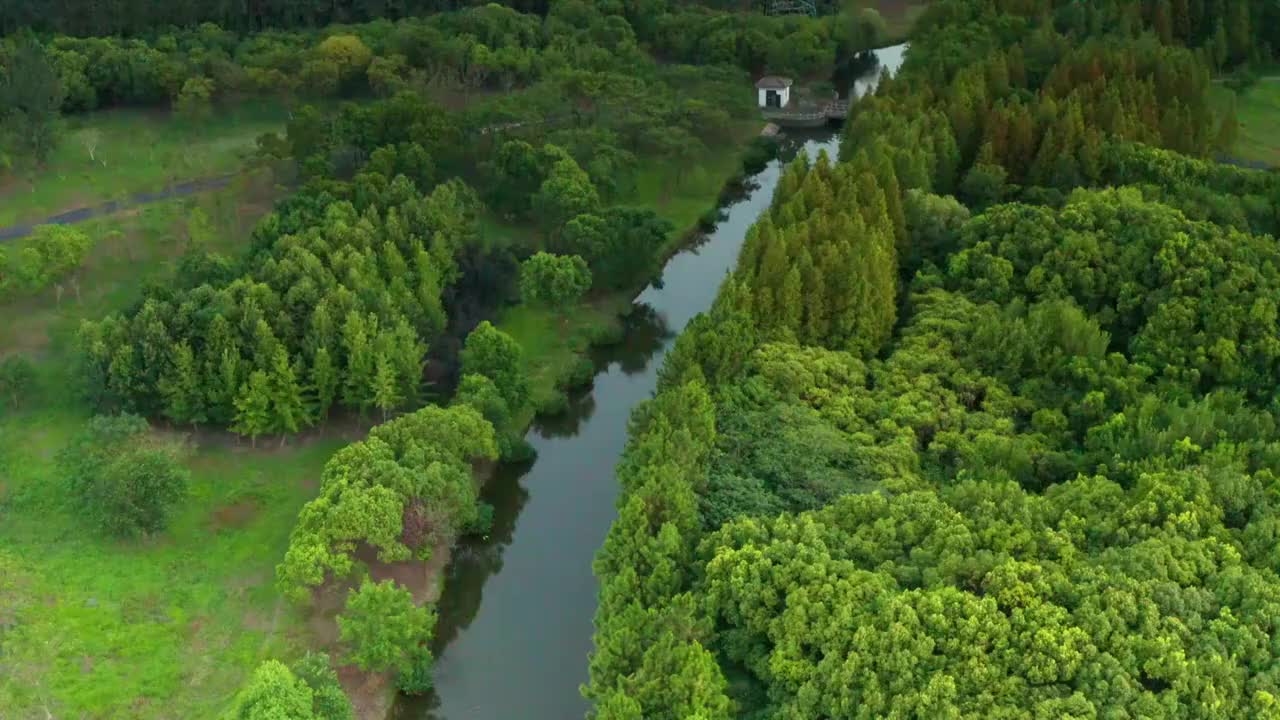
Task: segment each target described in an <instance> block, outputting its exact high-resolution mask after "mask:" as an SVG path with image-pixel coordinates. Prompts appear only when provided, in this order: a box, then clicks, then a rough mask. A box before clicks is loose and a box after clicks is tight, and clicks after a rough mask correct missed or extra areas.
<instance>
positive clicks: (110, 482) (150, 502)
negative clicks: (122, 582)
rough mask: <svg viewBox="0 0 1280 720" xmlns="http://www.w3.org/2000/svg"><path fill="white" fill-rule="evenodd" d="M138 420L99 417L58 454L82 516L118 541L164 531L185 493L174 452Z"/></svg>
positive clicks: (185, 478)
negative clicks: (169, 515) (170, 513)
mask: <svg viewBox="0 0 1280 720" xmlns="http://www.w3.org/2000/svg"><path fill="white" fill-rule="evenodd" d="M148 430H149V427H148V425H147V421H146V420H143V419H142V418H140V417H138V416H136V415H110V416H98V417H95V418H93V419H92V420H90V421H89V424H88V427H86V429H85V431H84V432H83V433H81V434H80V435H79V436H78V437H77V438H75V439H74V440H73V441H72V442H71V444H70V445H69V446H68V447H67V448H65V449H64V450H63V451H62V453H61V454H60V455H59V458H58V461H59V465H60V466H61V469H62V472H63V474H64V476H65V477H66V478H67V485H68V495H69V497H70V499H71V502H72V503H73V504H74V505H76V506H77V509H78V510H79V511H80V513H81V516H82V517H84V518H86V519H87V520H89V521H90V522H91V523H93V524H94V525H97V526H98V527H99V528H100V529H101V530H103V531H105V532H107V533H110V534H112V535H116V536H119V537H130V536H134V535H139V534H142V535H149V534H152V533H155V532H158V531H160V530H163V529H164V527H165V523H166V521H167V519H168V514H169V510H170V509H171V508H172V507H173V505H174V504H175V503H177V502H178V500H180V499H181V498H182V497H183V496H184V495H185V494H186V491H187V483H188V479H189V475H188V473H187V471H186V469H185V468H183V467H182V465H181V463H180V462H179V458H178V452H177V450H176V448H175V447H173V446H171V445H166V444H163V443H160V442H157V441H155V440H153V439H152V438H151V437H150V436H149V434H148Z"/></svg>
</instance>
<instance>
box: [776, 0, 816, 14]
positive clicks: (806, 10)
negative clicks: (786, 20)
mask: <svg viewBox="0 0 1280 720" xmlns="http://www.w3.org/2000/svg"><path fill="white" fill-rule="evenodd" d="M766 9H767V11H768V13H769V14H770V15H809V16H811V17H816V16H817V14H818V3H817V0H768V5H767V6H766Z"/></svg>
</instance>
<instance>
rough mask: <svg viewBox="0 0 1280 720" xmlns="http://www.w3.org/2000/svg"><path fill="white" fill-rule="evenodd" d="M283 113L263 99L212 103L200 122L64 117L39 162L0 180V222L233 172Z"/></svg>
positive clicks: (135, 115)
mask: <svg viewBox="0 0 1280 720" xmlns="http://www.w3.org/2000/svg"><path fill="white" fill-rule="evenodd" d="M284 120H285V111H284V109H283V108H282V107H280V106H277V105H271V104H264V103H258V104H248V105H240V106H236V107H234V108H230V109H226V110H220V111H219V112H218V113H217V115H216V116H215V117H214V118H213V119H211V120H209V121H207V122H205V123H202V124H192V123H189V122H181V121H178V120H175V119H174V118H173V117H171V115H170V114H169V113H168V112H167V111H155V110H150V111H144V110H108V111H104V112H97V113H93V114H92V115H87V116H74V117H71V118H68V119H67V122H66V129H65V133H64V135H63V138H62V141H61V142H60V143H59V144H58V148H57V150H55V151H54V153H53V156H52V157H51V158H49V161H48V162H47V163H46V165H45V166H44V167H43V168H40V169H38V170H35V171H33V172H27V173H19V174H17V175H16V176H11V177H8V178H5V179H2V180H0V227H4V226H7V225H12V224H15V223H19V222H35V221H39V220H42V219H44V218H47V217H49V216H50V215H54V214H56V213H58V212H61V211H64V210H72V209H75V208H79V207H84V206H88V205H96V204H98V203H101V202H104V201H106V200H112V199H116V198H121V197H127V196H129V195H132V194H134V193H138V192H147V191H155V190H160V189H162V188H164V187H166V186H167V185H169V184H172V183H174V182H178V181H182V180H191V179H196V178H203V177H209V176H214V175H222V174H226V173H230V172H234V171H235V170H237V169H239V168H240V167H241V166H242V164H243V161H244V158H245V157H246V156H247V155H248V153H249V152H251V151H252V150H253V148H254V140H255V139H256V138H257V137H258V136H259V135H261V134H263V133H265V132H270V131H273V130H279V129H281V128H282V127H283V125H284ZM92 137H96V138H97V146H96V149H95V151H94V156H93V158H92V159H91V158H90V155H89V150H88V147H87V146H86V144H85V142H86V141H87V140H89V139H90V138H92Z"/></svg>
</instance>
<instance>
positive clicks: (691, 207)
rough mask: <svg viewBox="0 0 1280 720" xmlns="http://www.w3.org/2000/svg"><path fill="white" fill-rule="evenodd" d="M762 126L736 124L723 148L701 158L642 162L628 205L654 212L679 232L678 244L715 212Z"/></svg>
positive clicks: (759, 123)
mask: <svg viewBox="0 0 1280 720" xmlns="http://www.w3.org/2000/svg"><path fill="white" fill-rule="evenodd" d="M763 126H764V121H762V120H759V119H750V120H741V121H737V122H735V123H734V124H733V126H732V128H731V131H730V133H729V137H726V138H725V142H724V143H723V144H722V145H718V146H716V147H712V148H709V149H707V151H706V152H704V153H702V155H701V157H698V158H694V159H680V160H679V161H672V160H671V159H670V158H641V159H640V167H639V169H638V171H637V173H636V187H635V192H634V193H633V195H632V196H631V197H630V198H628V199H627V204H630V205H636V206H639V207H647V208H652V209H653V211H654V212H656V213H658V215H661V216H662V217H663V218H664V219H666V220H667V221H669V222H670V223H671V224H672V226H673V227H675V228H676V233H675V236H674V237H673V238H672V241H673V242H679V241H680V240H682V239H683V238H684V236H685V234H686V233H688V232H689V231H690V230H692V229H693V228H694V226H696V225H697V224H698V220H699V219H700V218H701V217H702V216H703V215H705V214H706V213H707V211H708V210H711V209H713V208H715V206H716V201H717V199H718V198H719V197H720V192H721V191H722V190H723V189H724V186H725V183H726V182H727V181H728V180H729V179H730V178H732V177H734V176H735V175H737V174H738V173H739V172H740V171H741V169H742V149H743V147H744V146H745V145H746V144H747V142H748V141H750V140H751V138H753V137H755V136H756V135H757V134H759V132H760V128H761V127H763Z"/></svg>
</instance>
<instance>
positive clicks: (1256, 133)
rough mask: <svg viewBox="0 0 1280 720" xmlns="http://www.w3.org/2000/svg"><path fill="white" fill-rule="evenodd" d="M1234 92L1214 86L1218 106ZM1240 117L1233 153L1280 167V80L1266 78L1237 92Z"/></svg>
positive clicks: (1237, 116)
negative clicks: (1242, 91)
mask: <svg viewBox="0 0 1280 720" xmlns="http://www.w3.org/2000/svg"><path fill="white" fill-rule="evenodd" d="M1232 93H1233V91H1232V90H1231V89H1230V88H1228V87H1225V86H1223V85H1214V86H1213V89H1212V97H1213V100H1214V102H1215V104H1217V105H1218V107H1223V106H1225V105H1226V104H1227V103H1228V102H1229V98H1230V97H1231V94H1232ZM1236 118H1237V119H1238V120H1239V121H1240V133H1239V137H1238V138H1237V140H1236V146H1235V149H1234V150H1233V151H1232V153H1231V154H1232V155H1235V156H1236V157H1239V158H1242V159H1244V160H1261V161H1263V162H1266V163H1268V164H1270V165H1273V166H1280V81H1277V80H1275V79H1265V78H1264V79H1261V80H1259V81H1258V82H1257V83H1256V84H1255V85H1254V86H1253V87H1250V88H1249V89H1248V90H1246V91H1245V92H1244V93H1242V94H1239V95H1237V97H1236Z"/></svg>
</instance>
